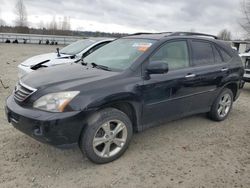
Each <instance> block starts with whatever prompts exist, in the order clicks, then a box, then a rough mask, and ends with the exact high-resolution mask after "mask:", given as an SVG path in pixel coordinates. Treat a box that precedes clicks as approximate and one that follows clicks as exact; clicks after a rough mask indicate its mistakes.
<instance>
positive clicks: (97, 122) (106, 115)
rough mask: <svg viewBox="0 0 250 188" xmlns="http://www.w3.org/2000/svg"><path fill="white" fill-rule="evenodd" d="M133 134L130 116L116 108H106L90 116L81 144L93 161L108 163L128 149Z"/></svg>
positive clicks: (83, 150)
mask: <svg viewBox="0 0 250 188" xmlns="http://www.w3.org/2000/svg"><path fill="white" fill-rule="evenodd" d="M132 134H133V128H132V123H131V121H130V119H129V118H128V116H127V115H126V114H125V113H123V112H122V111H120V110H117V109H115V108H106V109H103V110H101V111H99V112H97V113H96V114H94V115H93V116H91V117H90V118H89V121H88V125H87V127H86V129H85V130H84V132H83V134H82V136H81V140H80V143H79V145H80V149H81V150H82V152H83V153H85V154H86V156H87V157H88V159H89V160H91V161H92V162H94V163H98V164H103V163H108V162H111V161H113V160H116V159H118V158H119V157H120V156H121V155H122V154H123V153H124V152H125V151H126V149H127V148H128V145H129V142H130V140H131V138H132Z"/></svg>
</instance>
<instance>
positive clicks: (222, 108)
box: [217, 93, 232, 118]
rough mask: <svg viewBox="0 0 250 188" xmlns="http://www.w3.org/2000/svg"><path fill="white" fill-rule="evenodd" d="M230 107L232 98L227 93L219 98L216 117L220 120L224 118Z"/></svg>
mask: <svg viewBox="0 0 250 188" xmlns="http://www.w3.org/2000/svg"><path fill="white" fill-rule="evenodd" d="M231 105H232V98H231V96H230V95H229V94H228V93H225V94H224V95H223V96H222V97H221V99H220V102H219V105H218V109H217V112H218V115H219V116H220V117H222V118H223V117H225V116H226V115H227V114H228V113H229V111H230V108H231Z"/></svg>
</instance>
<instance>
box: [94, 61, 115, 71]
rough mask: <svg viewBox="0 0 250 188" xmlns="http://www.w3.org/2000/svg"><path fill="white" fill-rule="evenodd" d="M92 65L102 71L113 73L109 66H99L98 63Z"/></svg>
mask: <svg viewBox="0 0 250 188" xmlns="http://www.w3.org/2000/svg"><path fill="white" fill-rule="evenodd" d="M91 65H92V66H93V67H94V68H98V69H102V70H106V71H111V69H110V68H109V67H107V66H104V65H98V64H96V63H91Z"/></svg>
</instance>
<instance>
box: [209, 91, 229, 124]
mask: <svg viewBox="0 0 250 188" xmlns="http://www.w3.org/2000/svg"><path fill="white" fill-rule="evenodd" d="M232 106H233V92H232V91H231V90H230V89H228V88H225V89H224V90H223V91H222V92H221V93H220V94H219V96H218V97H217V99H216V100H215V101H214V103H213V105H212V107H211V110H210V112H209V114H208V115H209V117H210V119H212V120H214V121H223V120H225V119H226V118H227V116H228V114H229V113H230V111H231V109H232Z"/></svg>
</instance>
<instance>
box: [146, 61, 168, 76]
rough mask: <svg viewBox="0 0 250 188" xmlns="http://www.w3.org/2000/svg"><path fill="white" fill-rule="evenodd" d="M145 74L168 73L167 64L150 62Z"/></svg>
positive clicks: (164, 62)
mask: <svg viewBox="0 0 250 188" xmlns="http://www.w3.org/2000/svg"><path fill="white" fill-rule="evenodd" d="M147 72H148V73H149V74H165V73H167V72H168V64H167V62H166V61H151V62H149V64H148V67H147Z"/></svg>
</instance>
